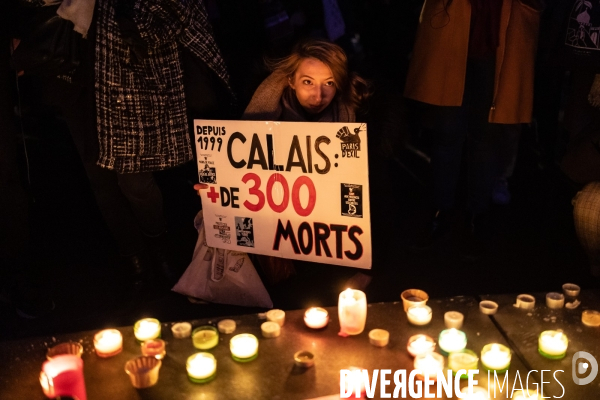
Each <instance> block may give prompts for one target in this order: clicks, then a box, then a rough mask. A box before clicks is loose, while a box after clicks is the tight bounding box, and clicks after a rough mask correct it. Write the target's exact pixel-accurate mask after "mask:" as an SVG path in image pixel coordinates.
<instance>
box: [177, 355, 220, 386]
mask: <svg viewBox="0 0 600 400" xmlns="http://www.w3.org/2000/svg"><path fill="white" fill-rule="evenodd" d="M185 368H186V370H187V374H188V378H189V380H190V381H192V382H195V383H206V382H209V381H212V380H213V379H214V378H215V376H216V375H217V359H216V358H215V356H213V355H212V354H210V353H196V354H192V355H191V356H189V357H188V359H187V362H186V363H185Z"/></svg>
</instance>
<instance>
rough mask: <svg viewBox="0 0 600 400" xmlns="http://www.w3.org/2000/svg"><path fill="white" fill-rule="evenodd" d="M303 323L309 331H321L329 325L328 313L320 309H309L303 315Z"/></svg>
mask: <svg viewBox="0 0 600 400" xmlns="http://www.w3.org/2000/svg"><path fill="white" fill-rule="evenodd" d="M304 323H305V324H306V326H308V327H309V328H311V329H322V328H325V327H326V326H327V324H328V323H329V313H328V312H327V310H326V309H324V308H321V307H311V308H309V309H308V310H306V312H305V313H304Z"/></svg>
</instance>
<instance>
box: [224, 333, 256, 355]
mask: <svg viewBox="0 0 600 400" xmlns="http://www.w3.org/2000/svg"><path fill="white" fill-rule="evenodd" d="M229 349H230V350H231V357H233V359H234V360H235V361H238V362H248V361H252V360H254V359H255V358H256V357H257V356H258V339H257V338H256V336H254V335H251V334H249V333H242V334H240V335H235V336H234V337H232V338H231V340H230V341H229Z"/></svg>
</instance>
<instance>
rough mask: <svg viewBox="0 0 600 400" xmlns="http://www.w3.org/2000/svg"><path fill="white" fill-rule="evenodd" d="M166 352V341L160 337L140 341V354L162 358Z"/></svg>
mask: <svg viewBox="0 0 600 400" xmlns="http://www.w3.org/2000/svg"><path fill="white" fill-rule="evenodd" d="M165 354H167V350H166V343H165V341H164V340H162V339H150V340H146V341H145V342H142V355H144V356H149V357H155V358H158V359H159V360H162V359H163V358H164V357H165Z"/></svg>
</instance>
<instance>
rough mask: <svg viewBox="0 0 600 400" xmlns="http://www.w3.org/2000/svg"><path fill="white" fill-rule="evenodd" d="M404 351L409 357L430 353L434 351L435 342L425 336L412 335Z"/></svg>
mask: <svg viewBox="0 0 600 400" xmlns="http://www.w3.org/2000/svg"><path fill="white" fill-rule="evenodd" d="M406 349H407V350H408V353H409V354H410V355H411V356H413V357H416V356H419V355H421V354H426V353H431V352H432V351H433V350H434V349H435V342H434V341H433V339H432V338H431V337H429V336H427V335H414V336H411V337H410V338H409V339H408V345H407V346H406Z"/></svg>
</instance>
